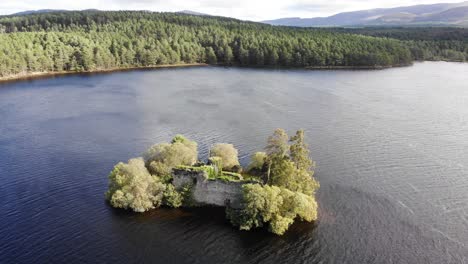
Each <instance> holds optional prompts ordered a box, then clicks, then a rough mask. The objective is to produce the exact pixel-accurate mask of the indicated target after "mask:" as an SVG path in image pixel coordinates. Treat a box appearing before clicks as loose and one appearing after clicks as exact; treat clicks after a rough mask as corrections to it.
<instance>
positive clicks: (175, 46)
mask: <svg viewBox="0 0 468 264" xmlns="http://www.w3.org/2000/svg"><path fill="white" fill-rule="evenodd" d="M412 60H413V57H412V55H411V50H410V48H409V47H408V46H407V45H404V44H403V43H402V42H401V41H399V40H394V39H388V38H387V39H386V38H377V37H373V36H362V35H356V34H350V33H342V32H333V31H330V30H322V29H319V30H310V29H298V28H288V27H274V26H269V25H264V24H261V23H253V22H245V21H240V20H235V19H230V18H221V17H207V16H192V15H185V14H174V13H154V12H143V11H118V12H110V11H109V12H108V11H106V12H101V11H84V12H58V13H46V14H33V15H24V16H3V17H0V76H9V75H15V74H21V73H28V72H44V71H93V70H105V69H114V68H124V67H141V66H156V65H166V64H184V63H208V64H223V65H238V66H272V67H309V66H391V65H401V64H408V63H411V61H412Z"/></svg>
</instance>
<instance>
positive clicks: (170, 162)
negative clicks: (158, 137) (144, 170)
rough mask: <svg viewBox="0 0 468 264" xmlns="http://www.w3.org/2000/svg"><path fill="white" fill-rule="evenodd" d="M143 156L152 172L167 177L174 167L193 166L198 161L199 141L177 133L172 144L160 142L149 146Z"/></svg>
mask: <svg viewBox="0 0 468 264" xmlns="http://www.w3.org/2000/svg"><path fill="white" fill-rule="evenodd" d="M143 158H144V159H145V162H146V164H147V165H148V167H149V170H150V172H151V173H152V174H155V175H157V176H159V177H162V178H164V179H167V178H170V174H171V172H172V169H173V168H174V167H176V166H179V165H186V166H191V165H193V164H194V163H195V162H196V161H197V159H198V150H197V143H196V142H195V141H191V140H189V139H187V138H185V137H184V136H182V135H177V136H176V137H174V139H173V140H172V142H171V143H170V144H169V143H160V144H156V145H154V146H152V147H151V148H149V149H148V150H147V151H146V152H145V153H144V154H143Z"/></svg>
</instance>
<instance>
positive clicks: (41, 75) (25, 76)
mask: <svg viewBox="0 0 468 264" xmlns="http://www.w3.org/2000/svg"><path fill="white" fill-rule="evenodd" d="M412 65H413V63H410V64H401V65H389V66H380V65H376V66H308V67H275V66H249V65H247V66H242V65H235V64H233V65H225V64H207V63H181V64H163V65H153V66H135V67H122V68H110V69H96V70H91V71H57V72H53V71H52V72H26V73H21V74H15V75H10V76H5V77H0V84H2V83H13V82H19V81H29V80H36V79H47V78H51V77H56V76H65V75H75V74H90V75H92V74H106V73H115V72H126V71H135V70H155V69H171V68H191V67H207V66H213V67H238V68H252V69H277V70H291V69H295V70H312V71H315V70H356V71H359V70H385V69H391V68H401V67H409V66H412Z"/></svg>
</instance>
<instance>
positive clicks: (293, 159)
mask: <svg viewBox="0 0 468 264" xmlns="http://www.w3.org/2000/svg"><path fill="white" fill-rule="evenodd" d="M291 142H292V143H293V144H292V145H289V137H288V135H287V134H286V132H285V131H284V130H282V129H277V130H275V132H274V133H273V135H272V136H270V137H269V138H268V141H267V146H266V148H265V149H266V154H267V156H266V163H267V166H266V172H265V175H266V183H268V184H270V185H276V186H281V187H284V188H287V189H290V190H292V191H298V192H302V193H304V194H307V195H313V194H314V193H315V191H316V189H318V187H319V185H318V182H317V181H315V179H314V178H313V175H314V171H313V166H314V165H315V163H314V162H313V161H312V160H311V158H310V155H309V150H308V147H307V144H306V143H305V139H304V131H302V130H299V131H297V132H296V135H295V136H294V137H292V138H291Z"/></svg>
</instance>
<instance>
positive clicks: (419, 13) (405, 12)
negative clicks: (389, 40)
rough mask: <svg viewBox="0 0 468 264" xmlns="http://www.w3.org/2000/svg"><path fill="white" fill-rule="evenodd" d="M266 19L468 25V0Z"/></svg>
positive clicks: (319, 23) (297, 23)
mask: <svg viewBox="0 0 468 264" xmlns="http://www.w3.org/2000/svg"><path fill="white" fill-rule="evenodd" d="M263 23H267V24H271V25H282V26H296V27H324V26H418V25H445V26H447V25H450V26H468V1H466V2H462V3H443V4H432V5H415V6H405V7H396V8H379V9H371V10H362V11H354V12H345V13H339V14H336V15H333V16H329V17H316V18H299V17H292V18H280V19H275V20H267V21H263Z"/></svg>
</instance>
